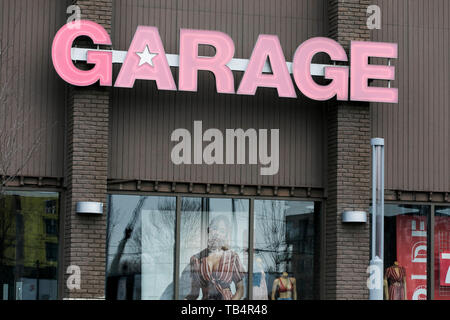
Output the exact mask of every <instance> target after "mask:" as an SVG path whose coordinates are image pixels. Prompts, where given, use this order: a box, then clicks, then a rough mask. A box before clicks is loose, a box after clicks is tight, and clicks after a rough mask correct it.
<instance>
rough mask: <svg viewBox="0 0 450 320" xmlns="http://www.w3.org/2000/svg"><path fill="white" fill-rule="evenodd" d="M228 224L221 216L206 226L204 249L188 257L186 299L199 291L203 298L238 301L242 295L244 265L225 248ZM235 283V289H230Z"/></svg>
mask: <svg viewBox="0 0 450 320" xmlns="http://www.w3.org/2000/svg"><path fill="white" fill-rule="evenodd" d="M230 230H231V225H230V222H229V221H228V219H227V218H226V217H225V216H223V215H221V216H217V217H215V218H213V219H212V220H211V222H210V225H209V227H208V244H207V248H205V249H204V250H202V251H200V252H199V253H197V254H195V255H193V256H192V257H191V259H190V268H191V291H190V293H189V294H188V295H187V296H186V297H185V300H195V299H197V298H198V297H199V293H200V290H201V291H202V299H203V300H240V299H241V298H242V297H243V296H244V275H245V270H244V266H243V265H242V264H241V262H240V259H239V256H238V254H237V253H236V252H234V251H233V250H230V249H229V247H228V241H229V239H228V236H229V234H230ZM232 282H234V285H235V288H236V291H235V292H234V293H233V292H232V291H231V283H232Z"/></svg>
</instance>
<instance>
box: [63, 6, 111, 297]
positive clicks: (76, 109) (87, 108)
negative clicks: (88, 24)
mask: <svg viewBox="0 0 450 320" xmlns="http://www.w3.org/2000/svg"><path fill="white" fill-rule="evenodd" d="M74 4H76V5H79V6H80V9H81V17H82V19H88V20H91V21H95V22H97V23H99V24H101V25H102V26H103V27H104V28H105V29H106V30H107V31H108V32H110V30H111V13H112V12H111V11H112V0H98V1H81V0H79V1H74ZM81 67H82V66H81ZM110 90H111V89H110V88H105V87H100V86H98V85H94V86H90V87H86V88H78V87H72V86H71V87H69V88H68V94H67V126H66V143H67V148H66V177H65V181H66V188H67V192H66V194H65V204H66V213H65V218H64V265H63V270H64V271H65V270H67V267H68V266H70V265H76V266H78V267H80V271H81V284H80V289H72V290H69V288H68V287H67V286H66V281H67V278H68V277H69V276H70V275H68V274H66V275H65V279H64V283H63V287H64V291H63V297H64V298H91V299H96V298H104V296H105V263H106V226H107V219H106V212H107V208H106V191H107V174H108V139H109V138H108V134H109V129H108V128H109V103H110ZM78 201H97V202H102V203H103V204H104V209H103V215H100V216H96V215H80V214H76V213H75V205H76V203H77V202H78Z"/></svg>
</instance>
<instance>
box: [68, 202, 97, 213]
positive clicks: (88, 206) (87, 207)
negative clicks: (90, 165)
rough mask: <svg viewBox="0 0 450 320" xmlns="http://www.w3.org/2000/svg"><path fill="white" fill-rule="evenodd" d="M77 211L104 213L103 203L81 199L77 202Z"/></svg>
mask: <svg viewBox="0 0 450 320" xmlns="http://www.w3.org/2000/svg"><path fill="white" fill-rule="evenodd" d="M75 212H76V213H79V214H103V203H101V202H93V201H80V202H77V204H76V208H75Z"/></svg>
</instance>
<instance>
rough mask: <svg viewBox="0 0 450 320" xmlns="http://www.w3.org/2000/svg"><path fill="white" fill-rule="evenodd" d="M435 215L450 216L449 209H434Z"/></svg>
mask: <svg viewBox="0 0 450 320" xmlns="http://www.w3.org/2000/svg"><path fill="white" fill-rule="evenodd" d="M436 213H437V214H442V215H446V216H450V207H436Z"/></svg>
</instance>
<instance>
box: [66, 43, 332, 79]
mask: <svg viewBox="0 0 450 320" xmlns="http://www.w3.org/2000/svg"><path fill="white" fill-rule="evenodd" d="M88 51H102V52H112V62H113V63H123V62H124V61H125V58H126V56H127V51H119V50H99V49H86V48H72V52H71V56H72V60H74V61H86V60H87V52H88ZM166 58H167V62H168V64H169V66H170V67H179V66H180V57H179V55H177V54H166ZM248 63H249V59H231V61H230V62H229V63H228V64H227V66H228V67H229V68H230V69H231V70H233V71H245V70H246V69H247V66H248ZM286 66H287V68H288V71H289V73H290V74H292V62H286ZM325 67H336V66H333V65H328V64H317V63H311V75H312V76H319V77H323V76H325ZM271 71H272V70H271V68H270V65H269V63H267V62H266V64H265V65H264V68H263V72H271Z"/></svg>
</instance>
